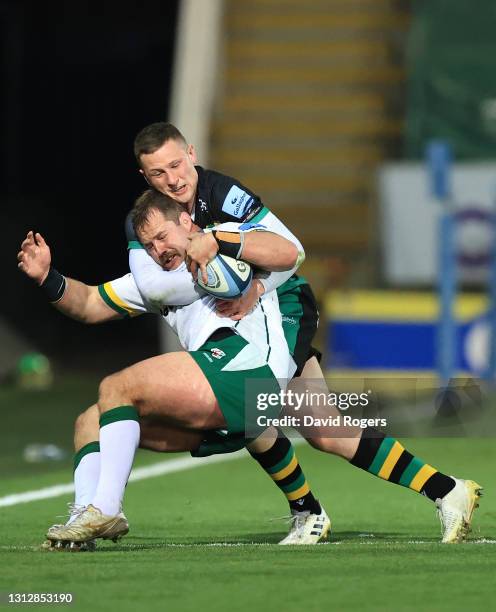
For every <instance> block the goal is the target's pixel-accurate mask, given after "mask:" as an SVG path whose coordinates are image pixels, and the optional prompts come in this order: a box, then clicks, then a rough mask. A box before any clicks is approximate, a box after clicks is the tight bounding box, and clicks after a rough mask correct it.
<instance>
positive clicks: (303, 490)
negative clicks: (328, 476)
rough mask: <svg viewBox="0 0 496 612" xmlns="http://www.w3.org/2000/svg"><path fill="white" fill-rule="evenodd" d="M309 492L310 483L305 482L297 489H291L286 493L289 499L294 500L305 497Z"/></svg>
mask: <svg viewBox="0 0 496 612" xmlns="http://www.w3.org/2000/svg"><path fill="white" fill-rule="evenodd" d="M309 492H310V487H309V486H308V483H306V482H305V484H304V485H302V486H301V487H300V488H299V489H296V491H291V493H286V497H287V499H288V500H289V501H294V500H295V499H300V497H303V496H304V495H306V494H307V493H309Z"/></svg>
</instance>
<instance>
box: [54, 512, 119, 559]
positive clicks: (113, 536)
mask: <svg viewBox="0 0 496 612" xmlns="http://www.w3.org/2000/svg"><path fill="white" fill-rule="evenodd" d="M128 531H129V524H128V522H127V519H126V517H125V515H124V513H123V512H119V514H116V515H115V516H107V515H106V514H103V513H102V512H101V511H100V510H99V509H98V508H95V507H94V506H92V505H91V504H90V505H89V506H86V508H85V509H84V510H83V511H82V512H80V513H79V515H78V516H77V518H75V519H74V520H73V521H72V522H70V523H68V524H66V525H53V526H52V527H50V529H49V530H48V532H47V535H46V537H47V539H48V540H49V541H51V542H53V543H54V547H56V548H60V547H62V548H65V547H67V546H69V548H72V549H76V548H77V547H78V545H80V544H82V543H88V542H91V541H93V540H96V539H97V538H102V539H104V540H112V541H113V542H117V540H118V539H119V538H121V537H122V536H124V535H126V534H127V533H128Z"/></svg>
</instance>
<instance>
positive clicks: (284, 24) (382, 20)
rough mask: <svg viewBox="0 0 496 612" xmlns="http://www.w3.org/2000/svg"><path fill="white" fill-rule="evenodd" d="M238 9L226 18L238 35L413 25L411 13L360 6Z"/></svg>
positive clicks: (329, 32) (229, 28)
mask: <svg viewBox="0 0 496 612" xmlns="http://www.w3.org/2000/svg"><path fill="white" fill-rule="evenodd" d="M245 7H246V5H243V7H242V9H241V8H238V9H237V10H236V11H235V12H231V11H229V12H228V13H227V15H226V17H225V24H226V27H227V28H228V30H229V31H230V32H232V33H233V34H234V35H236V33H237V32H243V34H244V35H246V34H248V33H251V32H253V31H255V32H260V31H262V30H267V31H270V32H272V37H273V38H276V37H277V35H278V34H279V33H280V32H283V31H285V30H287V31H291V30H294V31H298V32H300V33H301V32H304V31H305V30H308V33H310V32H314V33H316V32H319V31H321V32H322V31H323V32H325V33H327V35H328V36H329V37H331V36H332V34H333V30H339V31H340V33H341V35H343V33H345V32H346V33H353V32H356V31H368V30H372V31H374V30H380V31H384V30H391V29H396V30H406V29H407V28H408V25H409V24H410V16H409V15H408V14H407V13H393V12H391V11H363V10H360V9H359V8H357V7H353V8H352V10H343V11H340V12H333V11H332V9H330V10H329V9H326V8H325V7H322V9H321V10H314V11H302V9H301V7H295V8H294V9H291V8H289V7H288V9H287V10H286V11H285V12H284V14H283V13H281V11H279V10H277V9H276V10H274V11H272V12H269V11H257V10H254V9H255V7H250V8H248V9H246V8H245Z"/></svg>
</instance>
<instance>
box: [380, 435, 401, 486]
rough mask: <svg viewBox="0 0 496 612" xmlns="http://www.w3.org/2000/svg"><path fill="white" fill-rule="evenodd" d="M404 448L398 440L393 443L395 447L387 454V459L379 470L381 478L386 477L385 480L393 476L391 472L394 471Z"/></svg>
mask: <svg viewBox="0 0 496 612" xmlns="http://www.w3.org/2000/svg"><path fill="white" fill-rule="evenodd" d="M404 450H405V449H404V448H403V446H402V445H401V444H400V443H399V442H398V441H396V442H395V443H394V444H393V447H392V448H391V450H390V451H389V455H388V456H387V458H386V461H384V463H383V464H382V467H381V469H380V470H379V473H378V474H377V476H379V478H384V480H387V479H388V478H389V477H390V476H391V472H392V471H393V469H394V466H395V465H396V463H397V461H398V459H399V458H400V455H401V453H402V452H403V451H404Z"/></svg>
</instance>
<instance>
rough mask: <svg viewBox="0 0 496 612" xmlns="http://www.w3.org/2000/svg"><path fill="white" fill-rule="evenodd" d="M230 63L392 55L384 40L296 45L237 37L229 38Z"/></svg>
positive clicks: (347, 40)
mask: <svg viewBox="0 0 496 612" xmlns="http://www.w3.org/2000/svg"><path fill="white" fill-rule="evenodd" d="M225 53H226V56H227V57H228V58H229V62H230V63H233V64H236V63H238V62H240V63H245V62H251V63H253V64H255V63H259V62H262V61H264V60H265V61H268V62H270V61H273V60H274V59H276V58H281V59H284V60H286V61H287V62H288V63H291V62H293V61H295V60H298V61H299V60H307V61H308V60H311V61H312V63H313V62H315V61H317V60H318V59H319V58H339V59H340V60H347V61H350V60H353V59H355V58H363V57H373V58H375V59H377V60H381V61H384V60H387V59H388V57H389V54H390V49H389V46H388V45H387V44H386V42H385V41H384V40H383V39H380V38H377V39H374V38H369V39H362V38H357V39H354V40H349V39H346V40H315V41H314V42H313V43H312V42H310V43H309V44H306V45H304V46H303V45H296V46H295V44H294V42H293V41H287V40H277V39H276V40H267V41H261V42H259V43H257V44H256V45H248V44H246V41H243V40H240V39H239V38H238V37H236V38H229V40H228V41H227V42H226V47H225Z"/></svg>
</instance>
